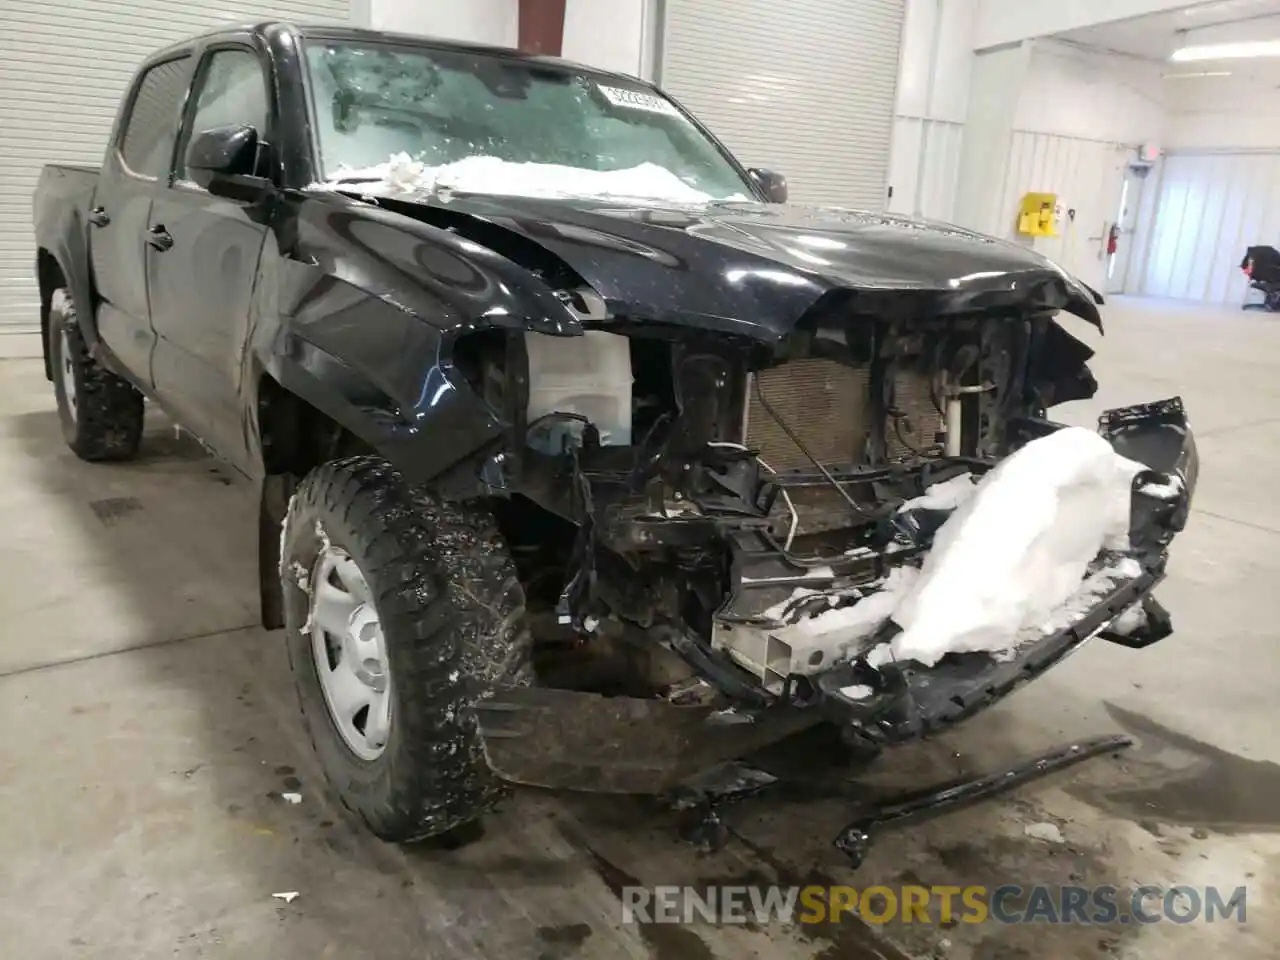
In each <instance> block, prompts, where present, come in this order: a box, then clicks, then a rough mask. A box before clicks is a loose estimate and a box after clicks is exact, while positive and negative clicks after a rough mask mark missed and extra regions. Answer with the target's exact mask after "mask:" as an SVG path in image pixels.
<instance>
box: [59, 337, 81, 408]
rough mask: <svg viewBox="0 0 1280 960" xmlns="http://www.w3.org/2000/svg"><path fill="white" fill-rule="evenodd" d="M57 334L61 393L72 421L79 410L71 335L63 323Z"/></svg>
mask: <svg viewBox="0 0 1280 960" xmlns="http://www.w3.org/2000/svg"><path fill="white" fill-rule="evenodd" d="M59 336H60V337H61V339H62V351H61V353H62V370H61V374H62V393H63V395H64V396H65V397H66V399H67V412H68V413H69V414H70V415H71V421H72V422H73V423H74V422H75V421H76V420H77V419H78V414H79V412H80V411H79V410H78V409H77V406H76V368H75V365H74V364H73V363H72V360H71V337H70V335H68V333H67V327H66V324H65V323H64V324H63V326H62V331H61V333H60V335H59Z"/></svg>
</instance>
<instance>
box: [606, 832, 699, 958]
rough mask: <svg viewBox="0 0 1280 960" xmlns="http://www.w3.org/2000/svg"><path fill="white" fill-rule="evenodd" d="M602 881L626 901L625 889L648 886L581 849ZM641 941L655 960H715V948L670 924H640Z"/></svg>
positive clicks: (683, 929) (688, 930)
mask: <svg viewBox="0 0 1280 960" xmlns="http://www.w3.org/2000/svg"><path fill="white" fill-rule="evenodd" d="M580 849H581V850H582V852H583V853H585V854H586V855H587V858H588V859H589V860H590V861H591V865H592V867H594V868H595V871H596V873H597V874H599V876H600V879H601V880H603V881H604V885H605V886H606V887H608V888H609V891H610V892H611V893H612V894H613V895H614V896H615V897H617V898H618V901H619V902H621V901H622V890H623V888H624V887H640V886H644V884H642V883H641V882H640V881H639V880H638V879H636V878H635V877H634V876H632V875H631V874H629V873H627V872H626V871H625V870H623V869H622V868H621V867H619V866H616V865H615V864H613V863H611V862H610V861H609V860H606V859H605V858H604V857H602V856H601V855H600V854H598V853H596V852H595V851H594V850H592V849H591V848H590V847H587V846H581V847H580ZM636 928H637V930H639V932H640V936H641V938H642V939H643V940H644V942H645V943H647V944H648V945H649V949H650V950H651V951H652V957H653V960H715V954H713V953H712V952H711V947H709V946H708V945H707V942H706V941H705V940H703V939H702V938H701V937H700V936H698V934H697V933H695V932H694V931H693V930H692V929H690V928H689V927H685V926H678V925H676V924H666V923H637V924H636Z"/></svg>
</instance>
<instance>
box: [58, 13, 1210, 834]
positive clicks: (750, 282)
mask: <svg viewBox="0 0 1280 960" xmlns="http://www.w3.org/2000/svg"><path fill="white" fill-rule="evenodd" d="M35 234H36V242H37V248H38V249H37V253H36V265H37V270H38V275H39V282H40V289H41V307H42V312H41V325H42V330H43V332H44V342H45V346H46V354H45V356H46V365H47V372H48V375H49V378H50V380H51V381H52V383H53V386H54V390H55V394H56V399H57V405H58V410H59V414H60V417H61V423H62V428H63V431H64V433H65V436H66V440H67V442H68V444H69V445H70V446H71V448H72V449H73V450H74V451H75V453H76V454H78V455H79V456H80V457H82V458H84V459H86V460H91V461H110V460H120V459H124V458H127V457H129V456H131V455H133V454H134V453H135V452H136V451H137V449H138V447H139V444H140V442H141V437H142V424H143V416H144V411H145V409H146V406H147V404H146V400H150V401H151V402H153V403H154V404H155V405H156V406H158V407H160V408H163V409H164V411H165V412H166V413H167V414H168V415H169V416H170V417H171V418H172V419H173V420H174V421H176V422H177V423H179V424H181V425H182V426H183V427H184V428H185V429H187V430H188V431H190V432H191V433H192V434H194V435H195V436H197V437H198V438H199V439H200V440H201V441H202V442H203V443H204V444H205V445H206V446H207V447H208V448H209V449H210V450H211V451H213V452H214V453H215V454H217V455H218V456H220V457H222V458H224V459H226V460H227V461H229V462H230V463H231V464H232V465H234V466H235V467H236V468H237V469H238V470H240V471H242V472H243V473H244V474H245V475H246V476H247V477H248V478H250V479H251V480H252V481H254V482H256V483H257V484H259V486H260V490H261V509H260V523H259V526H260V541H259V542H260V551H259V557H258V558H257V562H258V564H259V569H260V582H261V588H262V613H263V621H264V624H265V625H266V626H267V627H269V628H281V627H283V628H284V629H285V631H286V633H285V638H286V642H287V644H288V648H289V652H290V658H291V662H292V664H293V667H294V673H295V677H296V683H297V690H298V695H299V699H300V702H301V707H302V713H303V717H304V720H305V723H306V726H307V729H308V731H309V732H310V734H311V737H312V740H313V742H314V745H315V749H316V751H317V753H318V755H319V758H320V760H321V762H322V764H323V767H324V770H325V772H326V775H327V776H328V777H329V779H330V781H331V783H332V785H333V787H334V788H335V790H336V792H337V794H338V795H339V796H340V797H341V799H342V800H343V802H345V803H346V805H347V806H348V807H350V808H351V809H352V810H353V811H355V812H356V813H357V814H358V815H359V816H360V817H362V818H363V819H364V821H365V822H366V823H367V824H368V825H369V827H370V828H371V829H372V830H373V831H374V832H376V833H377V834H378V835H379V836H382V837H385V838H390V839H400V840H405V839H415V838H422V837H427V836H432V835H437V834H441V833H444V832H447V831H450V830H453V829H454V828H456V827H458V826H460V825H464V824H469V823H472V822H474V821H475V820H476V818H477V817H479V816H480V815H481V814H482V813H483V812H484V811H485V810H486V809H487V808H489V807H490V806H491V805H492V803H493V802H495V800H496V799H497V798H498V797H500V795H501V793H502V790H503V788H504V787H503V785H504V784H505V783H509V782H519V783H534V784H543V785H549V786H559V787H569V788H579V789H587V790H600V791H618V792H629V791H663V790H667V789H670V788H672V787H673V786H675V785H677V784H679V783H680V782H682V780H683V779H684V778H686V777H687V776H689V775H690V774H693V773H696V772H698V771H699V770H701V769H703V768H709V767H711V766H713V765H715V764H717V763H719V762H721V761H724V760H727V759H729V758H735V757H741V756H743V755H745V754H748V753H750V752H751V751H752V750H754V749H756V748H758V747H760V746H762V745H765V744H768V743H769V742H771V741H776V740H778V739H779V738H781V737H784V736H786V735H788V734H790V733H792V732H794V731H797V730H799V729H801V728H804V727H808V726H811V725H814V724H817V723H819V722H829V723H833V724H836V725H838V726H839V727H840V729H841V730H842V731H844V733H845V734H846V735H847V736H848V737H849V738H851V739H852V740H853V741H855V742H857V743H858V744H860V745H862V746H866V747H869V748H870V749H873V750H878V749H880V748H882V747H884V746H889V745H892V744H894V743H897V742H900V741H904V740H910V739H914V738H917V737H921V736H925V735H927V734H929V733H931V732H933V731H935V730H938V729H941V728H943V727H945V726H947V725H948V724H951V723H954V722H956V721H959V720H962V719H964V718H965V717H967V716H969V715H971V714H972V713H973V712H975V711H976V710H978V709H981V708H983V707H985V706H986V705H988V704H990V703H992V702H994V701H996V700H998V699H1000V698H1001V697H1003V696H1004V695H1006V694H1007V693H1009V692H1011V691H1012V690H1013V689H1014V688H1015V687H1017V686H1018V685H1019V684H1021V683H1023V682H1025V681H1026V680H1028V679H1030V678H1032V677H1035V676H1037V675H1038V674H1039V673H1040V672H1042V671H1043V670H1045V669H1047V668H1048V667H1049V666H1051V665H1052V664H1054V663H1056V662H1057V661H1059V660H1060V659H1061V658H1062V657H1063V656H1065V655H1067V654H1068V653H1070V652H1071V651H1072V650H1074V649H1075V648H1077V647H1078V646H1079V645H1080V644H1081V643H1083V642H1084V641H1085V640H1087V639H1089V638H1090V637H1093V636H1096V635H1099V634H1101V635H1103V636H1104V637H1107V638H1109V639H1112V640H1115V641H1116V642H1121V643H1127V644H1129V645H1133V646H1139V645H1144V644H1147V643H1150V642H1152V641H1154V640H1156V639H1159V638H1160V637H1162V636H1164V635H1165V634H1167V633H1168V629H1169V628H1168V621H1167V617H1165V616H1164V613H1163V611H1162V610H1161V609H1160V608H1159V607H1158V605H1157V604H1156V603H1155V601H1154V600H1153V599H1152V598H1151V596H1150V592H1151V589H1152V587H1153V586H1154V585H1155V584H1156V583H1157V582H1158V581H1159V580H1160V579H1161V577H1162V576H1163V572H1164V564H1165V557H1166V552H1165V551H1166V547H1167V545H1168V543H1169V541H1170V539H1171V538H1172V536H1173V534H1174V533H1175V532H1176V531H1177V530H1179V529H1181V526H1182V524H1183V523H1184V521H1185V518H1186V515H1187V510H1188V503H1189V498H1190V496H1191V493H1192V489H1193V487H1194V485H1195V480H1196V458H1195V448H1194V444H1193V442H1192V440H1191V435H1190V432H1189V431H1188V429H1187V425H1186V418H1185V416H1184V414H1183V412H1182V408H1181V404H1180V402H1179V401H1178V400H1177V399H1176V398H1175V399H1172V400H1166V401H1160V402H1158V403H1154V404H1149V405H1145V406H1142V407H1135V408H1128V409H1125V410H1120V411H1112V412H1110V413H1108V414H1107V415H1106V416H1105V417H1104V418H1103V423H1102V425H1101V428H1100V434H1101V436H1102V437H1104V438H1106V440H1108V441H1109V442H1110V444H1111V447H1113V448H1114V450H1116V451H1119V452H1120V453H1122V454H1124V455H1125V457H1127V458H1130V459H1129V460H1127V461H1126V462H1131V461H1136V462H1138V463H1139V464H1140V466H1141V472H1140V473H1139V474H1137V475H1135V476H1134V477H1133V478H1132V480H1133V484H1134V485H1133V491H1132V498H1133V503H1132V530H1131V535H1130V540H1129V543H1128V544H1127V545H1125V546H1123V548H1118V547H1117V546H1116V544H1114V543H1112V544H1110V546H1108V547H1107V548H1106V549H1104V548H1103V546H1102V544H1101V543H1094V544H1093V545H1092V547H1091V548H1090V549H1091V551H1092V550H1093V549H1097V550H1098V556H1097V557H1096V558H1086V559H1089V565H1088V566H1087V567H1086V566H1085V565H1084V563H1083V561H1082V562H1081V564H1080V569H1079V570H1078V571H1077V573H1078V574H1079V575H1080V577H1084V576H1085V575H1086V574H1091V573H1097V572H1098V571H1100V570H1102V569H1103V567H1104V566H1105V565H1106V564H1108V563H1109V564H1111V566H1110V567H1107V569H1110V570H1112V571H1113V573H1114V575H1113V576H1112V577H1111V578H1110V579H1107V580H1104V581H1103V582H1104V583H1105V586H1106V589H1104V590H1102V591H1101V592H1099V593H1097V595H1096V596H1094V597H1093V598H1092V600H1091V602H1089V603H1088V604H1086V605H1085V606H1084V607H1083V608H1081V609H1078V610H1076V612H1075V614H1074V615H1072V616H1071V617H1069V618H1068V620H1069V622H1068V623H1066V624H1065V625H1064V624H1062V623H1059V624H1057V626H1055V627H1054V628H1053V629H1046V630H1044V631H1043V632H1042V633H1037V634H1035V635H1034V636H1030V638H1029V639H1028V638H1026V637H1023V638H1022V639H1021V640H1020V641H1019V642H1018V644H1016V645H1015V646H1014V647H1013V648H1012V649H1011V650H1009V651H1006V654H1007V655H1003V656H993V655H989V654H990V652H991V651H990V649H987V650H985V651H984V650H983V649H959V648H957V649H956V650H954V651H943V652H942V653H941V654H940V655H939V657H937V658H930V657H924V658H921V659H920V660H919V661H911V660H904V659H899V658H898V657H895V656H894V655H893V653H892V651H893V649H895V648H894V647H893V643H894V642H895V641H894V638H895V637H897V636H899V635H901V634H902V628H903V625H901V624H897V623H895V621H894V620H893V618H892V617H891V616H890V613H891V612H892V608H889V607H886V608H884V609H883V610H882V612H881V613H880V615H879V616H878V617H871V616H870V611H871V610H873V609H875V607H874V604H875V603H876V602H878V601H879V600H883V599H884V598H885V597H886V596H887V595H888V594H887V593H885V590H887V585H888V584H890V583H896V582H898V581H900V580H901V576H900V574H902V573H903V571H907V572H910V573H912V574H915V573H917V572H918V571H917V569H916V568H919V567H920V566H921V563H922V559H923V560H924V569H925V572H926V573H927V572H928V567H929V561H928V559H927V558H928V557H929V555H930V549H931V546H932V544H933V539H934V537H935V535H938V533H939V529H940V528H941V529H943V530H945V529H946V527H947V524H948V523H949V522H950V520H951V519H952V518H953V516H954V517H955V518H956V520H957V523H958V522H959V520H960V519H961V518H959V516H958V515H959V513H960V511H962V510H963V509H964V508H963V507H960V506H959V499H958V498H957V499H955V500H954V501H953V502H950V503H947V502H939V498H938V497H936V496H934V497H933V499H932V501H931V500H930V497H929V496H925V497H924V500H920V499H919V498H920V497H921V496H922V495H925V494H926V492H927V491H929V490H930V489H931V488H932V489H934V490H935V491H936V490H937V489H938V487H939V485H943V486H945V487H946V488H947V489H949V490H953V491H954V490H955V489H957V487H956V482H957V480H958V478H961V477H962V476H963V475H964V474H969V475H970V477H971V479H972V481H977V480H978V479H979V478H981V477H983V476H984V475H989V474H990V473H991V472H992V471H994V472H999V465H1000V464H1002V463H1010V462H1012V461H1013V459H1014V458H1016V457H1019V456H1021V455H1022V454H1023V452H1025V451H1028V450H1031V449H1032V448H1033V447H1034V446H1035V445H1036V444H1037V443H1039V442H1042V441H1043V440H1044V438H1046V437H1052V436H1055V435H1057V434H1058V433H1059V432H1060V431H1063V430H1065V429H1068V428H1063V427H1062V426H1061V425H1060V424H1057V423H1054V422H1052V421H1050V420H1048V419H1046V411H1047V409H1048V408H1049V407H1051V406H1052V405H1054V404H1056V403H1061V402H1063V401H1067V400H1073V399H1080V398H1084V397H1088V396H1090V395H1092V393H1093V391H1094V389H1095V387H1096V384H1095V382H1094V380H1093V377H1092V376H1091V375H1090V373H1089V370H1088V367H1087V365H1086V362H1087V361H1088V359H1089V358H1090V356H1091V351H1090V350H1089V348H1088V347H1086V346H1085V345H1084V344H1083V343H1082V342H1081V341H1079V340H1078V339H1076V338H1075V337H1073V336H1071V335H1070V334H1069V333H1068V332H1067V331H1066V330H1065V329H1064V328H1063V327H1062V326H1060V325H1059V324H1058V323H1057V322H1056V321H1055V319H1054V317H1055V315H1056V314H1058V313H1059V312H1060V311H1065V312H1068V313H1072V314H1075V315H1076V316H1077V317H1080V318H1083V320H1084V321H1086V322H1087V323H1090V324H1093V325H1095V326H1098V327H1099V328H1100V327H1101V325H1102V321H1101V316H1100V313H1099V309H1098V307H1099V304H1101V298H1100V297H1098V296H1097V295H1096V294H1094V293H1093V292H1092V291H1090V290H1089V289H1088V288H1087V287H1085V286H1084V285H1082V284H1081V283H1079V282H1078V281H1076V280H1075V279H1073V278H1072V277H1070V276H1069V275H1067V274H1065V273H1064V272H1063V271H1062V270H1060V269H1059V268H1057V267H1056V266H1055V265H1053V264H1052V263H1050V262H1049V261H1047V260H1045V259H1044V258H1043V257H1041V256H1039V255H1037V254H1036V253H1034V252H1032V251H1030V250H1027V249H1024V248H1022V247H1019V246H1016V245H1013V244H1010V243H1006V242H1003V241H999V240H995V239H992V238H989V237H984V236H980V235H977V234H974V233H971V232H969V231H966V230H963V229H960V228H957V227H952V226H947V225H942V224H933V223H920V222H914V221H910V220H904V219H899V218H895V217H891V216H886V215H882V214H878V213H862V212H856V211H851V210H845V209H827V208H817V207H811V206H803V205H796V204H788V203H787V202H786V182H785V181H784V180H783V179H782V177H781V176H780V175H778V174H775V173H771V172H769V171H765V170H760V169H747V168H744V167H743V166H741V165H740V164H739V162H738V161H737V160H736V159H735V158H734V157H733V156H732V155H731V154H730V153H729V152H728V151H727V150H726V149H725V147H724V146H723V145H721V144H720V143H719V142H718V141H717V140H716V139H715V138H714V137H713V136H712V135H711V134H710V133H709V132H708V131H707V130H706V129H705V128H704V127H703V126H702V125H701V124H699V123H698V121H697V120H695V119H694V118H693V117H692V116H690V115H689V114H688V113H687V112H686V111H685V110H684V109H683V108H682V107H680V106H679V105H678V104H677V103H676V102H674V101H673V100H672V99H670V98H669V97H668V96H666V95H665V94H664V93H662V92H661V91H659V90H657V89H656V88H654V87H653V86H651V85H649V84H647V83H644V82H642V81H639V80H636V79H633V78H629V77H624V76H619V75H615V74H609V73H603V72H600V71H597V70H593V69H590V68H587V67H582V66H578V65H574V64H571V63H566V62H563V61H560V60H555V59H548V58H542V57H530V56H524V55H521V54H518V53H516V52H514V51H509V50H499V49H489V48H483V47H477V46H466V45H460V44H452V43H443V42H436V41H431V40H427V39H424V38H419V37H408V36H394V35H388V34H382V33H375V32H368V31H359V30H352V29H339V28H333V27H315V28H310V27H297V26H294V25H289V24H280V23H265V24H258V25H253V26H244V27H237V28H228V29H223V30H219V31H217V32H214V33H210V34H208V35H205V36H201V37H197V38H194V39H192V40H189V41H187V42H184V43H180V44H177V45H175V46H173V47H170V48H169V49H166V50H163V51H161V52H158V53H156V54H155V55H154V56H153V57H151V58H150V59H149V60H147V61H146V62H145V63H144V64H142V65H141V67H140V69H139V72H138V74H137V77H136V78H135V80H134V82H133V84H132V86H131V88H130V89H129V91H128V94H127V96H126V97H125V99H124V101H123V104H122V106H121V109H120V111H119V116H118V119H117V121H116V124H115V128H114V130H113V132H112V134H111V139H110V143H109V144H108V146H107V149H106V155H105V159H104V162H103V165H102V167H101V169H100V170H97V171H94V170H90V169H83V168H77V167H66V166H49V167H47V168H46V170H45V172H44V175H43V177H42V179H41V181H40V184H39V187H38V190H37V193H36V196H35ZM144 398H145V399H144ZM1070 429H1078V428H1070ZM1085 433H1086V434H1088V435H1089V436H1091V437H1094V438H1095V440H1096V438H1097V436H1098V435H1097V434H1093V433H1091V432H1089V431H1085ZM1110 452H1111V451H1110V448H1108V451H1107V453H1108V455H1110ZM1006 479H1007V478H1006ZM959 482H960V484H961V485H962V486H963V485H965V484H967V483H969V482H971V481H963V480H960V481H959ZM1128 482H1129V481H1128V480H1126V483H1128ZM982 488H983V484H978V486H977V489H978V490H979V491H981V490H982ZM1144 491H1145V492H1144ZM1128 493H1129V491H1128V489H1127V488H1126V490H1125V495H1126V498H1127V497H1128ZM978 496H979V497H981V496H982V494H981V492H979V493H978ZM942 500H943V501H945V500H946V498H942ZM913 504H914V505H913ZM1017 508H1018V505H1017V504H1012V505H1011V506H1010V509H1017ZM1126 509H1127V508H1126ZM1116 549H1120V551H1121V553H1123V554H1124V557H1123V559H1124V560H1125V561H1126V563H1127V564H1128V566H1116V565H1115V562H1114V561H1115V559H1116V558H1115V554H1114V551H1115V550H1116ZM1109 550H1110V551H1112V553H1111V554H1108V551H1109ZM245 561H246V562H252V558H248V557H246V558H245ZM1115 571H1119V572H1115ZM895 578H896V579H895ZM975 589H976V588H975ZM833 613H834V614H836V615H838V616H836V618H835V619H836V620H837V621H840V622H841V623H845V624H846V626H844V627H839V626H837V627H836V628H833V629H830V630H828V629H825V628H823V629H818V628H817V627H815V624H817V623H818V622H819V621H821V620H822V618H823V617H826V616H829V615H831V614H833ZM1122 615H1124V617H1122ZM1125 618H1127V622H1126V624H1125V625H1124V627H1123V628H1122V627H1121V626H1120V624H1121V620H1123V619H1125ZM833 622H835V621H828V623H833ZM875 650H879V651H881V653H880V654H873V651H875ZM886 650H887V651H889V654H888V656H887V657H886V656H885V655H884V651H886ZM935 659H936V662H932V661H933V660H935ZM926 661H929V662H926Z"/></svg>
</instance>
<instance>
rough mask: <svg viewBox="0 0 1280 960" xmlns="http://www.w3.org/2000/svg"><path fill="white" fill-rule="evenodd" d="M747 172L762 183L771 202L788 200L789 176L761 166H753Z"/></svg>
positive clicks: (761, 186)
mask: <svg viewBox="0 0 1280 960" xmlns="http://www.w3.org/2000/svg"><path fill="white" fill-rule="evenodd" d="M747 173H749V174H750V175H751V179H752V180H754V181H755V182H756V183H758V184H759V185H760V189H761V190H763V191H764V195H765V196H766V197H767V198H768V199H769V202H770V203H786V202H787V178H786V177H784V176H783V175H782V174H780V173H774V172H773V171H772V170H765V169H763V168H761V167H752V168H751V169H749V170H748V171H747Z"/></svg>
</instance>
